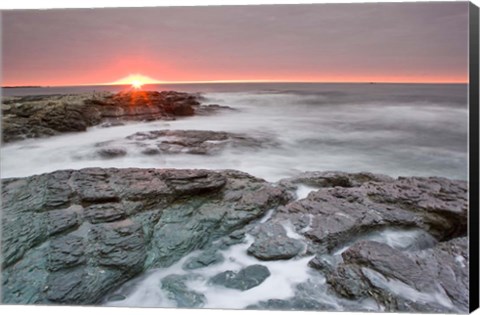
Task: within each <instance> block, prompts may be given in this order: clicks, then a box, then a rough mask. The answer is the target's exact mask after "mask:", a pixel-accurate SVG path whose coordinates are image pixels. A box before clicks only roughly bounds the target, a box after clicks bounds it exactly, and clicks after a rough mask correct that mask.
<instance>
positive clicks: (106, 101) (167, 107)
mask: <svg viewBox="0 0 480 315" xmlns="http://www.w3.org/2000/svg"><path fill="white" fill-rule="evenodd" d="M201 100H202V96H201V95H199V94H190V93H182V92H175V91H162V92H155V91H131V92H121V93H117V94H112V93H107V92H99V93H85V94H69V95H60V94H58V95H32V96H22V97H20V96H18V97H14V96H12V97H3V98H2V141H3V143H8V142H13V141H18V140H23V139H28V138H40V137H49V136H53V135H58V134H62V133H65V132H80V131H86V130H87V128H88V127H92V126H97V125H100V126H104V127H109V126H115V125H119V124H123V123H125V122H129V121H152V120H174V119H176V118H178V117H185V116H193V115H210V114H212V113H216V112H218V111H222V110H233V109H231V108H230V107H228V106H220V105H216V104H209V105H201V104H200V101H201Z"/></svg>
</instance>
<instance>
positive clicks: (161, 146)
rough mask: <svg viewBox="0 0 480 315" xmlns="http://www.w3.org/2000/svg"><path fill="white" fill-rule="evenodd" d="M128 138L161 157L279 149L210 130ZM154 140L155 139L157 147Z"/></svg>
mask: <svg viewBox="0 0 480 315" xmlns="http://www.w3.org/2000/svg"><path fill="white" fill-rule="evenodd" d="M126 139H127V140H131V141H134V142H133V144H134V145H136V146H137V147H138V148H140V149H141V150H142V151H141V152H143V153H144V154H157V153H158V152H159V153H164V154H179V153H183V154H200V155H213V154H218V153H220V152H221V151H222V150H224V149H225V148H239V149H242V150H245V149H251V150H258V149H261V148H269V147H274V146H277V143H276V142H275V141H273V140H272V139H270V138H267V137H264V138H255V137H249V136H246V135H244V134H238V133H229V132H223V131H209V130H155V131H149V132H137V133H135V134H133V135H130V136H128V137H127V138H126ZM146 140H148V143H149V145H148V147H145V144H144V142H145V141H146ZM152 140H154V141H153V147H152V144H151V143H152ZM119 143H125V142H119ZM127 143H128V142H127ZM130 144H131V143H130ZM155 148H156V149H157V150H158V152H156V150H155Z"/></svg>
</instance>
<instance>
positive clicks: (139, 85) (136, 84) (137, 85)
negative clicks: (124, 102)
mask: <svg viewBox="0 0 480 315" xmlns="http://www.w3.org/2000/svg"><path fill="white" fill-rule="evenodd" d="M142 85H143V82H142V81H140V80H133V81H132V87H133V88H134V89H136V90H140V89H141V88H142Z"/></svg>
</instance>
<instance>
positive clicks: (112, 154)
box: [97, 147, 127, 159]
mask: <svg viewBox="0 0 480 315" xmlns="http://www.w3.org/2000/svg"><path fill="white" fill-rule="evenodd" d="M97 154H98V155H99V156H101V157H103V158H105V159H112V158H116V157H120V156H125V155H127V150H125V149H124V148H117V147H106V148H101V149H98V150H97Z"/></svg>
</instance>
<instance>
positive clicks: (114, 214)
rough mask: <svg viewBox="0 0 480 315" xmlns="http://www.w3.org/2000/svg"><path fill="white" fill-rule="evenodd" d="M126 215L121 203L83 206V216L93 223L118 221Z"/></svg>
mask: <svg viewBox="0 0 480 315" xmlns="http://www.w3.org/2000/svg"><path fill="white" fill-rule="evenodd" d="M126 215H127V214H126V213H125V210H124V207H123V205H122V204H121V203H101V204H94V205H91V206H88V207H87V208H85V218H86V219H87V220H88V221H90V223H93V224H96V223H102V222H112V221H118V220H121V219H124V218H125V217H126Z"/></svg>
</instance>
